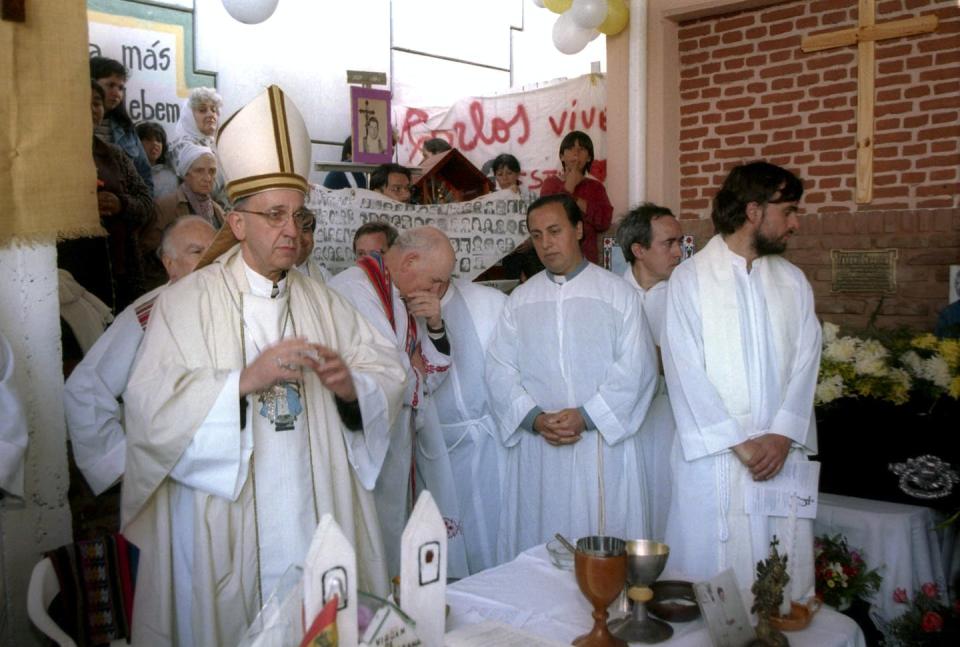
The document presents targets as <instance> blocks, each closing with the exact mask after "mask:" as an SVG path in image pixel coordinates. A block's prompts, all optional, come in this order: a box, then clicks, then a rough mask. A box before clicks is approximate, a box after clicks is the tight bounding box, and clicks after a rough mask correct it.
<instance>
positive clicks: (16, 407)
mask: <svg viewBox="0 0 960 647" xmlns="http://www.w3.org/2000/svg"><path fill="white" fill-rule="evenodd" d="M0 411H2V412H3V415H0V490H2V491H3V492H5V493H7V494H11V495H13V496H17V497H22V496H23V458H24V456H25V455H26V453H27V418H26V416H25V415H24V413H23V407H22V406H21V405H20V398H19V397H18V394H17V389H16V388H15V386H14V384H13V351H12V350H10V344H8V343H7V340H6V338H4V336H3V333H0Z"/></svg>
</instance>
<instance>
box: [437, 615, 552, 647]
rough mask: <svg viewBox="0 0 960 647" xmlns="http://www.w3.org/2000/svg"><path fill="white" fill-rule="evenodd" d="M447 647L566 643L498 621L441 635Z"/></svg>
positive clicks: (544, 646)
mask: <svg viewBox="0 0 960 647" xmlns="http://www.w3.org/2000/svg"><path fill="white" fill-rule="evenodd" d="M443 642H444V644H445V645H446V646H447V647H561V646H565V645H566V643H562V642H557V641H556V640H550V639H548V638H541V637H539V636H534V635H533V634H530V633H527V632H526V631H522V630H520V629H517V628H515V627H511V626H509V625H505V624H502V623H499V622H493V621H488V622H482V623H480V624H477V625H468V626H466V627H460V628H459V629H455V630H453V631H451V632H450V633H448V634H447V635H446V636H444V637H443Z"/></svg>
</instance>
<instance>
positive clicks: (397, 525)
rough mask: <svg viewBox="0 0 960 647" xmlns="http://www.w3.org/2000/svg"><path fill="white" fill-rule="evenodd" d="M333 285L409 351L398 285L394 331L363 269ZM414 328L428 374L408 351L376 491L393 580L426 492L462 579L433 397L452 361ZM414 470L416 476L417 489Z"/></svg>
mask: <svg viewBox="0 0 960 647" xmlns="http://www.w3.org/2000/svg"><path fill="white" fill-rule="evenodd" d="M329 285H330V287H331V288H333V289H334V290H336V291H338V292H340V294H342V295H343V296H344V297H345V298H347V299H348V300H349V301H350V302H351V303H352V304H353V305H354V306H355V307H356V308H357V310H359V311H360V313H361V314H362V315H363V316H364V317H366V318H367V320H368V321H369V322H370V323H371V324H372V325H373V326H374V327H375V328H376V329H377V330H379V331H380V332H381V333H382V334H383V335H384V336H385V337H387V338H388V339H390V340H391V341H393V343H394V348H395V349H398V350H400V349H404V348H406V347H407V345H408V335H407V330H408V321H409V317H408V313H407V307H406V305H405V304H404V302H403V300H402V299H401V298H400V292H399V290H397V288H396V286H394V285H393V284H392V283H391V284H390V286H389V290H390V301H391V304H392V309H393V315H394V322H395V324H396V328H394V326H393V325H391V323H390V319H389V318H388V316H387V313H386V311H385V309H384V303H383V301H382V300H381V298H380V296H379V295H378V293H377V289H376V288H375V287H374V285H373V283H372V282H371V280H370V278H368V276H367V274H366V272H365V271H364V270H363V269H361V268H360V267H359V266H356V265H355V266H353V267H349V268H347V269H346V270H344V271H342V272H340V273H339V274H337V275H336V276H335V277H333V278H332V279H331V280H330V283H329ZM415 323H416V331H415V332H412V333H411V337H412V338H415V339H416V341H417V343H418V346H419V352H421V353H422V355H423V360H424V364H425V366H426V369H427V374H426V375H425V376H422V375H419V374H418V373H417V371H416V370H415V369H414V368H413V365H412V364H411V363H410V356H409V354H408V352H405V351H401V352H400V355H401V359H402V362H403V367H404V369H405V370H406V375H407V388H406V392H405V393H404V395H403V409H402V410H401V411H400V414H399V415H398V416H397V418H396V420H395V421H394V425H393V428H392V429H391V430H390V447H389V450H388V452H387V457H386V460H385V461H384V465H383V469H382V470H381V472H380V478H379V479H378V480H377V485H376V489H375V490H374V494H375V496H376V501H377V514H378V515H379V517H380V527H381V529H382V530H383V538H384V544H385V547H386V554H387V562H388V568H389V572H390V575H391V577H392V576H396V575H400V539H401V536H402V535H403V529H404V527H405V526H406V524H407V517H408V515H409V512H410V510H411V509H412V507H413V503H414V502H415V494H419V491H420V490H421V489H427V490H430V494H431V495H432V496H433V499H434V501H436V503H437V507H438V508H439V509H440V514H441V515H443V520H444V523H445V524H446V525H447V575H448V576H449V577H456V578H462V577H466V576H467V575H468V574H469V573H468V571H467V554H466V548H465V547H464V540H463V530H462V525H463V524H462V521H461V515H460V511H459V504H458V502H457V485H456V482H455V481H454V478H453V472H452V470H451V468H450V457H449V454H448V453H447V447H446V444H445V443H444V441H443V433H442V431H441V429H440V421H439V419H438V418H437V409H436V404H435V402H434V398H433V393H434V391H436V389H437V387H438V386H439V385H440V384H441V383H442V382H443V380H444V379H446V376H447V372H448V370H449V368H450V357H449V356H448V355H444V354H443V353H441V352H439V351H438V350H437V349H436V347H435V346H434V345H433V342H432V341H430V338H429V335H428V334H427V328H426V324H425V323H424V322H423V321H422V320H416V322H415ZM411 468H412V469H413V472H414V479H413V485H412V487H411V478H410V476H411V475H410V472H411ZM413 489H415V490H416V493H414V492H413V491H412V490H413Z"/></svg>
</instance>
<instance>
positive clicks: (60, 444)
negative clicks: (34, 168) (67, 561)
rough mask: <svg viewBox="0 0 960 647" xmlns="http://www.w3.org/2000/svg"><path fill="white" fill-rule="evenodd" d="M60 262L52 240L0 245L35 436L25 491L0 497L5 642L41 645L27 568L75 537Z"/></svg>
mask: <svg viewBox="0 0 960 647" xmlns="http://www.w3.org/2000/svg"><path fill="white" fill-rule="evenodd" d="M56 261H57V248H56V246H55V245H54V244H53V243H52V242H50V243H35V244H32V245H20V244H10V245H7V246H4V247H0V330H3V334H4V336H6V338H7V340H8V341H9V342H10V346H11V348H12V349H13V356H14V362H15V364H16V371H15V374H14V381H15V383H16V386H17V389H18V391H19V393H20V397H21V399H22V401H23V409H24V413H25V414H26V417H27V427H28V430H29V438H30V440H29V444H28V445H27V454H26V459H25V461H26V464H25V468H24V498H23V500H22V501H18V500H16V499H12V498H9V497H8V498H5V499H3V500H2V501H0V644H2V645H40V644H44V643H41V640H40V638H39V636H38V634H37V632H36V631H35V630H34V629H33V627H32V625H31V623H30V621H29V619H28V618H27V604H26V601H27V584H28V583H29V581H30V572H31V570H32V569H33V566H34V564H36V563H37V561H39V559H40V556H41V554H42V553H43V552H44V551H47V550H50V549H53V548H56V547H58V546H61V545H63V544H67V543H69V542H70V541H71V536H72V531H71V521H70V506H69V503H68V501H67V488H68V486H69V484H70V483H69V481H70V477H69V474H68V472H67V446H66V427H65V425H64V418H63V369H62V359H61V346H60V299H59V296H58V290H57V262H56ZM0 415H2V414H0Z"/></svg>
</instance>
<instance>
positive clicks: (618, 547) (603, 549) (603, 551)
mask: <svg viewBox="0 0 960 647" xmlns="http://www.w3.org/2000/svg"><path fill="white" fill-rule="evenodd" d="M626 549H627V542H625V541H624V540H622V539H620V538H619V537H609V536H605V535H591V536H589V537H581V538H580V539H578V540H577V552H579V553H583V554H584V555H589V556H590V557H617V556H618V555H623V554H624V553H625V552H626Z"/></svg>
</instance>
